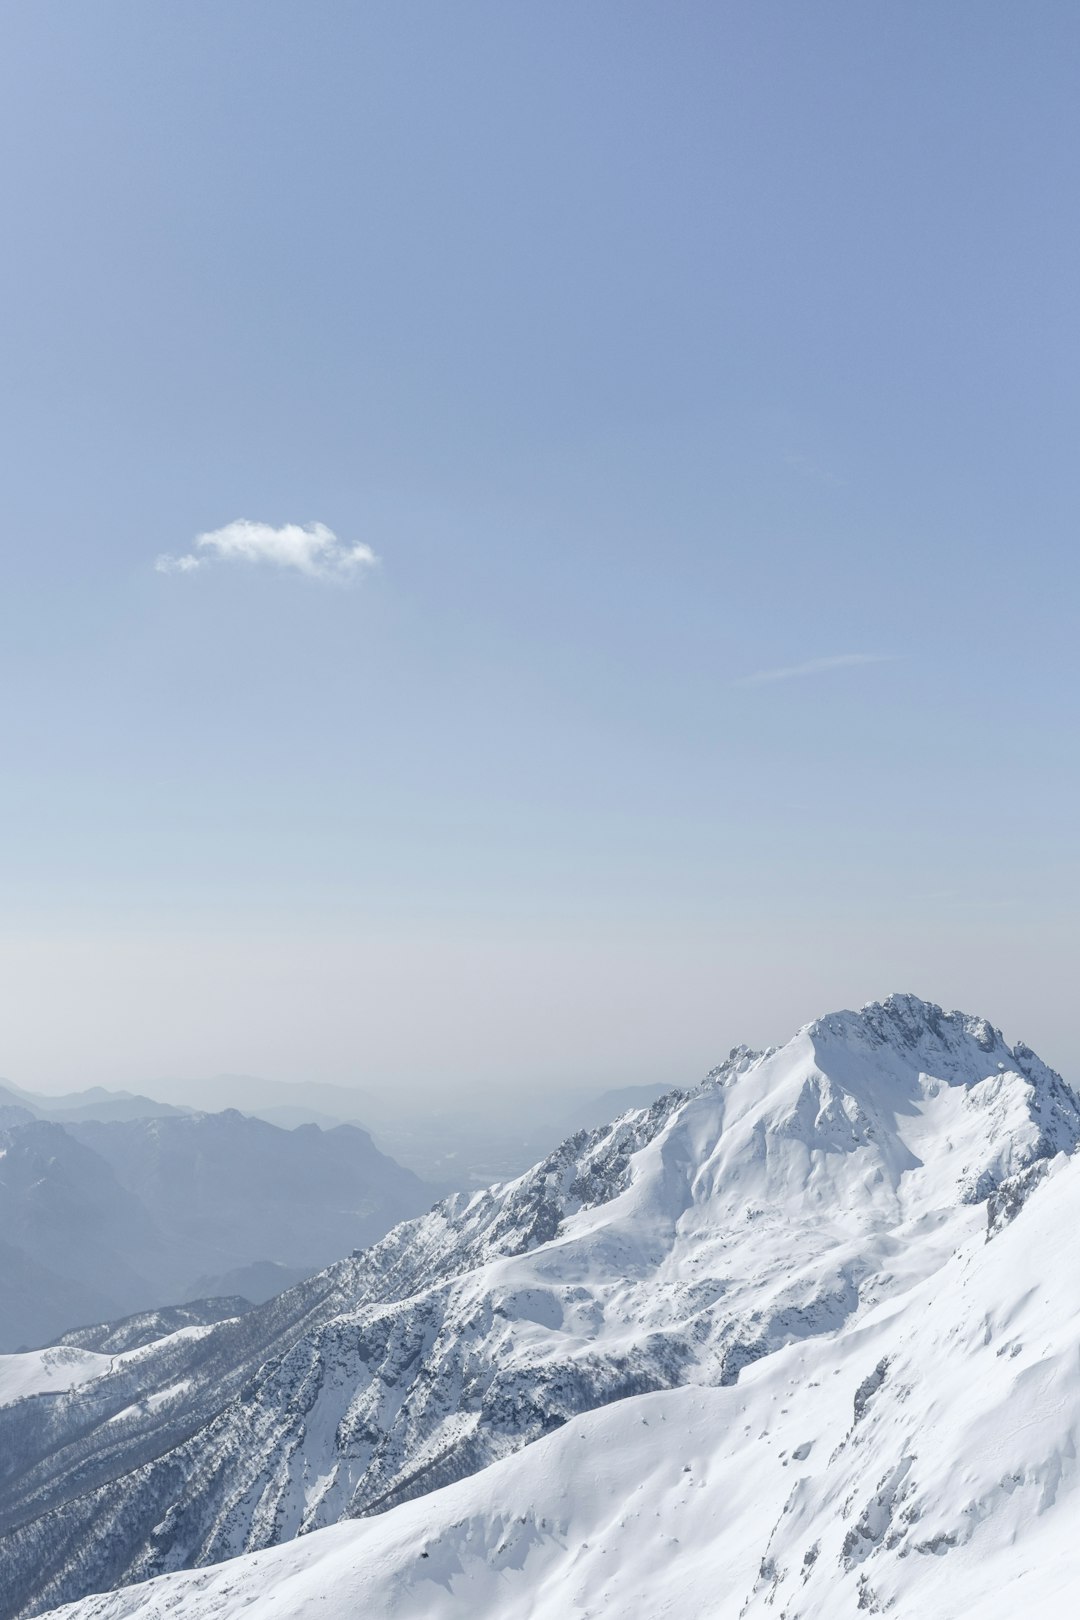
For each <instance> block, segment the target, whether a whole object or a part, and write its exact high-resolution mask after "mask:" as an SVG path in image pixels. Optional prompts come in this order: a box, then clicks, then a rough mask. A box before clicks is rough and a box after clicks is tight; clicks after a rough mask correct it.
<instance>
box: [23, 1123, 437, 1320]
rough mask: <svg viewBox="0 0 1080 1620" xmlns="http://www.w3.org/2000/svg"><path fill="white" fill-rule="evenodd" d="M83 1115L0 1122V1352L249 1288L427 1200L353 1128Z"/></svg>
mask: <svg viewBox="0 0 1080 1620" xmlns="http://www.w3.org/2000/svg"><path fill="white" fill-rule="evenodd" d="M19 1106H20V1107H21V1105H19ZM71 1114H73V1115H74V1117H70V1115H71ZM23 1115H25V1117H23ZM84 1116H85V1110H84V1109H78V1110H70V1111H69V1114H68V1115H65V1117H64V1118H63V1119H56V1118H35V1117H33V1115H32V1114H30V1113H29V1111H28V1110H22V1113H21V1114H19V1113H15V1114H14V1115H13V1114H12V1112H11V1111H10V1110H9V1111H8V1113H7V1114H6V1123H5V1122H4V1121H0V1232H2V1233H3V1237H2V1240H0V1350H9V1351H10V1350H15V1349H18V1348H20V1347H21V1346H24V1345H41V1344H48V1343H50V1342H55V1341H56V1340H57V1339H58V1338H60V1337H62V1336H63V1335H64V1334H65V1333H67V1332H69V1331H70V1330H72V1329H74V1328H76V1327H79V1326H81V1325H84V1324H87V1323H93V1322H104V1321H107V1320H110V1319H115V1318H118V1317H122V1316H127V1315H130V1314H131V1313H133V1312H138V1311H146V1310H152V1309H154V1308H156V1307H159V1306H168V1305H174V1304H176V1303H178V1302H182V1301H184V1300H187V1299H191V1298H193V1297H197V1296H204V1295H211V1294H244V1295H247V1296H248V1297H249V1298H255V1299H263V1298H265V1297H267V1295H269V1294H273V1293H277V1292H279V1291H280V1290H281V1289H282V1288H283V1287H285V1286H287V1285H288V1284H289V1283H291V1282H295V1281H298V1280H299V1279H300V1278H301V1277H303V1276H305V1275H309V1274H310V1273H311V1272H313V1271H315V1270H317V1269H318V1268H319V1267H320V1266H323V1265H325V1264H326V1263H327V1262H328V1261H330V1260H332V1259H335V1258H336V1257H338V1256H339V1255H341V1254H343V1253H347V1252H348V1251H349V1250H350V1249H351V1248H353V1247H363V1246H364V1245H365V1244H370V1243H371V1242H373V1241H374V1240H376V1239H377V1238H379V1237H381V1236H382V1234H383V1233H384V1232H386V1231H387V1230H388V1228H390V1227H392V1226H394V1225H396V1224H397V1222H398V1221H400V1220H402V1219H403V1218H406V1217H408V1216H411V1215H415V1214H417V1213H418V1212H419V1211H421V1210H423V1209H426V1208H427V1207H428V1206H429V1204H430V1203H431V1201H432V1197H433V1193H432V1191H431V1189H430V1188H428V1187H426V1186H425V1185H424V1184H423V1183H422V1182H421V1181H420V1180H419V1179H418V1178H417V1177H416V1176H414V1175H413V1174H412V1172H411V1171H408V1170H405V1169H403V1168H402V1167H401V1166H400V1165H398V1164H395V1163H394V1161H393V1160H392V1159H389V1158H387V1157H386V1155H385V1154H382V1153H380V1152H379V1151H378V1149H377V1148H376V1147H375V1145H374V1143H373V1142H372V1141H371V1138H370V1137H369V1136H368V1134H367V1133H366V1132H365V1131H363V1130H360V1129H358V1128H357V1127H355V1126H348V1125H342V1126H339V1127H337V1128H335V1129H333V1130H329V1131H321V1130H319V1129H317V1128H316V1127H315V1126H313V1125H308V1126H301V1127H299V1128H298V1129H296V1130H292V1131H287V1130H282V1129H279V1128H278V1127H276V1126H273V1125H269V1124H267V1123H266V1122H265V1121H263V1120H259V1119H251V1118H248V1117H246V1116H244V1115H242V1114H239V1113H237V1112H235V1111H234V1110H227V1111H225V1112H223V1113H217V1114H192V1113H186V1112H180V1111H178V1110H177V1111H171V1112H168V1113H163V1114H159V1115H151V1116H141V1117H136V1118H131V1119H127V1118H115V1117H111V1118H107V1119H104V1120H100V1119H98V1120H92V1119H87V1118H86V1117H84Z"/></svg>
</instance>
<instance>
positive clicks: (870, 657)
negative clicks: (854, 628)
mask: <svg viewBox="0 0 1080 1620" xmlns="http://www.w3.org/2000/svg"><path fill="white" fill-rule="evenodd" d="M894 661H895V660H894V657H893V654H891V653H834V654H833V655H832V657H831V658H808V659H807V661H806V663H805V664H786V665H785V666H784V667H783V668H782V669H759V670H758V671H757V672H756V673H755V674H753V675H742V676H740V677H739V679H738V680H737V681H735V682H733V685H735V686H765V685H766V684H767V683H768V682H770V681H796V680H800V679H801V678H802V677H803V676H804V675H824V674H825V673H826V672H827V671H828V670H830V669H855V668H857V667H858V666H859V665H862V664H891V663H893V662H894Z"/></svg>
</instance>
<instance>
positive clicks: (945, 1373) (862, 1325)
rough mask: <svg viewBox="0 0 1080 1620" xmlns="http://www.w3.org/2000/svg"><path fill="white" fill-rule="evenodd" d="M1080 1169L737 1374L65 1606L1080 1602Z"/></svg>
mask: <svg viewBox="0 0 1080 1620" xmlns="http://www.w3.org/2000/svg"><path fill="white" fill-rule="evenodd" d="M1078 1226H1080V1165H1078V1164H1076V1163H1069V1164H1065V1165H1061V1164H1058V1165H1056V1166H1055V1167H1054V1169H1053V1171H1052V1173H1051V1174H1050V1175H1049V1176H1048V1178H1047V1179H1046V1182H1045V1184H1044V1185H1043V1186H1041V1187H1040V1188H1039V1189H1038V1190H1037V1191H1036V1192H1035V1193H1034V1194H1033V1196H1032V1198H1031V1200H1030V1202H1029V1203H1028V1205H1027V1207H1026V1208H1025V1209H1024V1211H1023V1213H1022V1216H1021V1218H1019V1219H1018V1220H1016V1221H1015V1222H1014V1223H1013V1224H1012V1225H1010V1226H1008V1227H1007V1228H1005V1229H1004V1230H1003V1231H1001V1232H1000V1233H999V1234H998V1235H997V1236H995V1238H994V1240H993V1241H992V1242H990V1243H987V1242H986V1240H985V1233H984V1232H983V1231H978V1230H972V1231H971V1233H970V1234H969V1236H968V1238H967V1240H966V1241H965V1242H963V1243H962V1244H961V1245H960V1247H959V1250H958V1252H957V1254H956V1255H955V1256H953V1257H952V1258H951V1259H950V1260H948V1261H946V1262H945V1264H944V1265H943V1266H942V1267H941V1269H940V1271H939V1273H938V1274H937V1275H936V1276H935V1277H933V1278H930V1279H928V1280H926V1281H925V1282H923V1283H921V1284H919V1285H918V1286H916V1287H915V1288H913V1289H911V1290H909V1291H908V1292H907V1293H906V1294H904V1295H903V1296H901V1297H900V1298H897V1299H889V1300H887V1301H883V1302H882V1303H880V1304H879V1305H877V1306H876V1307H873V1308H871V1309H869V1310H868V1311H866V1312H865V1313H864V1314H862V1315H861V1316H860V1318H859V1319H858V1320H857V1321H856V1322H853V1323H851V1324H850V1325H849V1326H848V1327H846V1328H845V1329H843V1330H842V1331H841V1332H840V1333H839V1334H836V1335H828V1336H825V1337H816V1338H810V1339H803V1340H800V1341H797V1342H795V1343H793V1344H791V1345H789V1346H788V1347H786V1348H784V1349H782V1350H779V1351H776V1352H775V1353H774V1354H773V1355H771V1356H768V1357H766V1358H764V1359H762V1360H760V1361H758V1362H757V1363H756V1364H755V1365H754V1366H752V1367H748V1368H747V1369H746V1370H745V1371H744V1372H743V1374H742V1376H741V1377H740V1379H739V1381H738V1383H737V1384H735V1385H734V1386H727V1387H721V1388H700V1387H693V1386H691V1387H687V1388H683V1389H679V1390H673V1391H665V1392H660V1393H655V1394H650V1395H643V1396H638V1397H633V1398H630V1399H628V1400H625V1401H620V1402H618V1403H617V1404H615V1405H613V1406H609V1407H606V1408H604V1409H602V1410H600V1411H596V1412H592V1413H589V1414H586V1415H584V1416H582V1417H579V1418H576V1419H575V1420H574V1421H573V1422H571V1423H569V1424H567V1425H566V1426H564V1427H563V1428H562V1429H560V1430H559V1432H558V1433H557V1434H555V1435H551V1436H549V1437H548V1438H546V1439H543V1440H540V1441H538V1442H537V1443H536V1444H535V1445H532V1446H529V1447H527V1448H526V1449H524V1450H523V1451H520V1452H519V1453H517V1454H516V1455H515V1456H513V1457H510V1458H508V1459H506V1460H505V1461H503V1462H499V1463H496V1464H494V1465H493V1466H492V1467H490V1468H488V1469H485V1470H484V1471H483V1472H482V1473H480V1474H477V1475H475V1476H473V1477H471V1478H469V1479H465V1480H462V1481H460V1482H458V1483H456V1484H454V1485H450V1486H447V1487H445V1488H444V1489H442V1490H440V1491H437V1492H435V1493H433V1494H432V1495H430V1496H427V1497H425V1498H424V1499H423V1500H420V1501H415V1502H409V1503H406V1504H404V1505H403V1506H400V1507H397V1508H395V1509H393V1510H392V1511H390V1512H388V1513H385V1514H381V1515H378V1516H376V1517H374V1518H370V1519H367V1520H363V1521H360V1522H354V1523H350V1524H346V1525H340V1526H337V1527H335V1528H333V1529H329V1530H325V1531H320V1532H319V1533H317V1534H315V1535H312V1536H307V1537H303V1538H301V1539H300V1540H298V1541H295V1542H292V1543H289V1544H286V1545H284V1546H280V1547H277V1548H274V1549H272V1550H270V1551H268V1552H261V1553H256V1554H249V1555H247V1556H246V1557H243V1558H240V1559H236V1560H233V1561H231V1562H229V1563H226V1564H222V1565H218V1566H215V1567H213V1568H211V1569H207V1570H200V1571H197V1572H193V1573H186V1574H182V1575H175V1576H166V1577H164V1578H162V1579H161V1580H159V1581H155V1582H152V1583H150V1584H148V1585H145V1586H141V1587H135V1588H129V1589H128V1590H127V1591H124V1592H121V1593H116V1594H112V1595H110V1596H107V1597H101V1598H93V1599H87V1600H85V1601H84V1602H82V1603H80V1604H77V1605H75V1606H74V1607H73V1608H70V1609H65V1610H64V1611H63V1613H64V1615H65V1617H66V1620H68V1617H69V1620H76V1617H77V1620H128V1617H136V1616H137V1617H139V1620H150V1617H151V1616H157V1615H163V1614H168V1615H169V1616H170V1617H171V1620H209V1617H211V1616H213V1617H214V1620H232V1617H233V1616H236V1617H239V1616H240V1615H247V1616H253V1615H254V1616H257V1617H260V1620H261V1617H262V1616H264V1615H265V1616H273V1617H274V1620H301V1617H304V1620H307V1617H309V1616H312V1617H313V1616H316V1615H318V1616H321V1617H323V1620H352V1617H353V1616H355V1615H358V1614H371V1615H378V1616H380V1620H381V1617H384V1616H385V1617H391V1616H393V1617H394V1620H465V1617H466V1616H468V1617H470V1620H526V1617H528V1620H568V1617H570V1616H582V1617H584V1616H618V1617H619V1620H659V1617H661V1616H666V1615H671V1616H684V1615H687V1614H693V1615H706V1614H707V1615H709V1616H710V1617H715V1620H728V1617H730V1620H736V1617H737V1616H741V1615H747V1616H749V1615H756V1614H761V1615H763V1616H764V1615H770V1614H771V1615H774V1616H775V1615H780V1614H783V1615H785V1616H787V1620H839V1617H844V1616H849V1615H850V1616H855V1615H858V1614H862V1613H867V1612H869V1613H880V1612H885V1611H889V1612H894V1613H897V1614H899V1615H920V1616H922V1617H924V1620H956V1617H959V1616H978V1617H979V1620H1014V1617H1015V1616H1016V1615H1018V1614H1028V1613H1040V1614H1042V1615H1044V1616H1050V1617H1055V1616H1062V1617H1064V1616H1066V1615H1068V1616H1071V1615H1073V1614H1074V1613H1075V1612H1076V1603H1077V1597H1078V1594H1080V1546H1078V1544H1077V1538H1076V1534H1075V1521H1076V1514H1077V1509H1078V1507H1080V1493H1078V1492H1077V1479H1078V1462H1077V1441H1078V1438H1080V1432H1078V1431H1080V1351H1078V1345H1080V1267H1077V1266H1076V1265H1074V1264H1072V1263H1070V1260H1069V1258H1068V1256H1067V1254H1066V1255H1063V1252H1062V1238H1063V1234H1071V1233H1073V1232H1075V1231H1076V1230H1077V1229H1078Z"/></svg>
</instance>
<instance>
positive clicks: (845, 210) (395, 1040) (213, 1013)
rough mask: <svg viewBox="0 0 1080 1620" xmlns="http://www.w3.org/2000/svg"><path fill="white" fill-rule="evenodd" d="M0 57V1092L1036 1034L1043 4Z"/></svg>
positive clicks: (23, 41)
mask: <svg viewBox="0 0 1080 1620" xmlns="http://www.w3.org/2000/svg"><path fill="white" fill-rule="evenodd" d="M6 35H7V40H6V48H5V51H4V53H3V61H2V63H0V80H2V94H0V126H2V131H3V133H2V182H3V184H2V196H3V208H4V212H5V226H6V229H5V233H4V234H5V239H6V248H5V252H4V254H3V255H2V257H0V283H2V294H3V302H4V308H5V310H6V311H7V316H8V319H7V320H6V322H5V323H4V324H5V331H4V339H3V348H4V352H3V376H4V379H5V384H4V387H3V390H2V396H3V408H4V422H3V436H4V445H5V450H6V457H5V460H6V463H7V471H6V475H5V478H4V499H5V503H6V512H5V519H6V530H7V543H6V544H5V546H4V579H3V589H2V592H0V678H2V689H3V693H4V701H3V704H2V706H0V749H2V755H0V757H2V761H3V769H2V774H0V850H2V856H0V978H2V982H3V983H4V985H5V988H6V995H5V997H4V999H5V1001H7V1002H8V1006H7V1008H6V1010H5V1015H4V1031H5V1033H4V1040H3V1042H2V1043H0V1044H2V1049H0V1072H6V1073H7V1074H8V1075H9V1076H10V1077H11V1078H12V1079H15V1080H17V1081H20V1082H22V1083H23V1084H28V1085H33V1084H41V1085H45V1086H59V1085H61V1084H74V1083H80V1082H86V1083H90V1082H97V1081H102V1082H106V1083H117V1084H134V1083H139V1082H144V1081H146V1080H147V1079H149V1078H151V1077H153V1076H154V1075H161V1074H185V1073H188V1074H206V1073H212V1072H215V1071H217V1070H243V1071H247V1072H257V1073H263V1074H267V1075H272V1076H275V1077H279V1078H289V1079H294V1078H301V1077H303V1076H304V1075H310V1076H311V1077H312V1078H318V1079H324V1080H339V1081H351V1080H355V1081H356V1082H357V1083H362V1084H364V1085H379V1084H387V1085H395V1086H400V1087H402V1088H403V1089H402V1095H403V1096H406V1095H409V1094H415V1095H417V1096H426V1095H429V1094H431V1093H444V1092H449V1093H456V1092H458V1091H460V1090H461V1089H462V1088H465V1087H467V1086H469V1085H472V1084H477V1085H500V1086H502V1087H505V1088H506V1089H507V1091H508V1092H513V1091H515V1090H516V1089H517V1088H519V1087H522V1086H535V1085H538V1084H544V1085H553V1086H556V1085H564V1084H565V1085H572V1084H585V1085H592V1084H603V1085H608V1084H613V1083H618V1082H626V1083H629V1082H638V1081H644V1080H650V1079H653V1078H659V1079H668V1078H670V1079H671V1080H672V1081H673V1082H675V1081H679V1080H686V1079H688V1078H692V1077H693V1076H694V1075H696V1074H697V1073H698V1072H699V1071H701V1070H702V1069H703V1068H705V1067H707V1066H708V1065H709V1064H710V1063H711V1062H713V1061H715V1060H716V1058H717V1055H718V1054H719V1053H721V1052H722V1051H724V1050H726V1048H727V1046H729V1045H730V1044H731V1043H732V1042H733V1041H735V1040H744V1039H745V1040H750V1041H767V1040H775V1039H781V1038H783V1037H785V1036H786V1035H787V1034H788V1033H789V1032H790V1029H791V1028H793V1027H794V1026H795V1025H796V1024H797V1023H799V1022H802V1021H804V1020H805V1019H807V1018H809V1017H812V1016H814V1015H815V1014H816V1013H818V1012H820V1011H824V1010H826V1009H828V1008H831V1007H834V1006H837V1005H844V1004H848V1005H850V1004H853V1003H857V1002H859V1001H862V1000H864V999H867V998H869V997H872V996H877V995H882V994H885V993H887V992H888V991H890V990H893V989H901V988H903V989H912V990H915V991H916V992H918V993H920V994H924V995H928V996H931V997H933V998H934V999H937V1000H941V1001H944V1002H946V1003H947V1004H953V1003H957V1004H960V1005H963V1006H966V1007H969V1008H970V1009H971V1010H976V1011H981V1012H984V1013H985V1014H987V1015H988V1016H990V1017H991V1018H994V1019H995V1020H997V1021H999V1022H1001V1023H1003V1024H1004V1025H1005V1028H1006V1033H1007V1034H1010V1035H1012V1036H1016V1035H1023V1036H1024V1037H1025V1038H1026V1039H1028V1040H1030V1041H1031V1042H1032V1043H1033V1044H1035V1045H1037V1046H1039V1047H1040V1049H1042V1050H1043V1052H1044V1055H1045V1056H1046V1057H1047V1058H1048V1059H1049V1060H1050V1061H1057V1062H1058V1063H1060V1064H1063V1065H1068V1064H1070V1063H1071V1064H1073V1065H1074V1066H1075V1067H1078V1068H1080V1037H1078V1036H1077V1035H1076V1034H1075V1032H1074V1030H1073V1028H1072V1018H1071V1013H1070V1010H1069V1006H1068V1001H1069V996H1070V992H1071V990H1072V981H1073V974H1074V965H1075V948H1076V935H1077V925H1076V916H1077V901H1078V898H1080V896H1078V888H1080V884H1078V873H1077V858H1076V845H1075V809H1074V803H1075V798H1076V793H1077V788H1078V785H1080V783H1078V769H1077V758H1076V746H1075V730H1076V727H1075V692H1076V667H1077V654H1076V632H1075V611H1076V610H1075V601H1076V588H1077V573H1078V564H1077V561H1076V556H1077V551H1076V529H1077V505H1078V495H1077V472H1076V467H1077V459H1076V424H1077V418H1078V412H1077V407H1078V404H1080V399H1078V395H1080V367H1078V364H1077V334H1078V314H1077V301H1076V285H1077V276H1078V264H1077V258H1078V247H1080V224H1078V216H1077V209H1076V202H1075V199H1076V196H1077V195H1078V191H1080V185H1078V182H1080V175H1078V173H1077V170H1078V167H1080V161H1078V153H1080V105H1078V102H1077V97H1076V93H1075V87H1076V71H1077V65H1078V57H1080V15H1078V13H1077V11H1076V9H1075V7H1074V6H1072V5H1069V4H1045V3H1035V4H1033V5H1030V6H1025V7H1017V6H1015V5H1012V4H997V3H986V0H981V3H978V4H976V3H974V0H972V3H966V4H960V3H956V4H953V3H950V4H945V5H942V4H939V3H934V4H918V3H912V4H905V5H904V6H902V7H901V6H894V7H877V6H867V5H864V4H861V3H854V0H852V3H828V0H826V3H823V4H820V5H815V6H803V7H793V6H790V5H787V4H771V3H768V0H766V3H755V4H753V5H750V4H745V5H742V4H738V5H736V4H732V5H713V4H673V5H660V4H649V5H642V4H637V3H625V0H619V3H618V4H615V3H596V4H590V5H587V6H586V5H580V4H556V3H545V4H543V5H525V4H505V3H499V4H491V5H487V4H479V3H472V0H469V3H464V4H460V5H455V6H446V5H441V4H438V5H436V4H426V3H423V4H422V3H409V4H405V5H398V4H393V5H391V4H385V5H365V6H352V5H348V4H345V3H337V0H334V3H320V4H317V5H312V6H297V5H295V4H292V3H289V4H279V3H277V0H258V3H257V4H255V3H247V0H231V3H230V4H229V5H228V6H225V7H222V6H220V5H217V4H207V3H202V0H188V3H186V4H185V5H184V6H183V7H170V6H166V5H164V4H156V3H155V4H145V3H141V0H140V3H134V0H130V3H123V0H116V3H114V4H111V5H110V6H109V7H106V8H101V7H89V6H85V5H81V4H75V3H70V4H58V3H55V0H34V3H32V4H31V3H30V0H21V3H17V4H14V5H12V6H11V7H9V8H8V11H7V14H6ZM240 519H247V520H249V521H251V522H253V523H257V524H263V525H266V526H267V527H268V529H273V530H276V529H280V528H281V527H282V526H285V525H311V524H320V525H323V526H325V528H326V529H327V530H329V531H330V532H331V534H332V535H333V536H335V537H337V543H338V546H339V548H340V551H341V553H342V555H344V554H346V553H349V554H351V553H353V552H355V548H357V547H360V548H366V551H365V552H364V555H363V556H362V557H361V558H360V561H359V562H358V563H357V564H356V566H351V565H350V566H345V567H343V568H337V567H336V566H335V567H334V568H331V569H330V570H329V571H328V572H327V571H325V570H324V571H323V577H318V576H317V575H316V576H313V575H312V574H310V573H305V572H304V571H303V570H301V569H298V568H295V567H289V566H285V565H281V564H275V563H274V562H272V561H261V562H260V561H258V560H255V561H253V560H251V558H250V557H244V556H237V555H226V554H221V546H220V545H219V546H218V547H217V548H216V549H215V546H214V545H213V544H211V545H210V546H209V547H207V546H204V547H202V548H201V549H200V548H198V547H197V546H196V537H197V536H199V535H207V534H211V535H212V534H215V533H219V532H220V531H222V530H225V529H226V526H227V525H230V524H233V523H234V522H236V521H237V520H240ZM227 532H228V533H232V534H235V532H236V531H232V530H228V531H227ZM193 548H194V551H193ZM196 553H197V554H198V555H199V556H200V557H202V558H203V559H204V561H205V565H204V566H202V567H200V568H197V569H188V570H186V571H173V572H162V571H160V570H158V569H157V568H155V561H156V559H158V558H159V557H161V556H162V555H168V556H173V557H183V556H186V555H192V554H196ZM367 553H371V554H373V555H374V557H375V558H377V561H375V562H370V561H369V560H368V556H367ZM328 554H329V553H328ZM357 555H359V554H357ZM777 671H782V672H788V673H786V674H784V675H783V676H782V677H781V676H777V677H776V678H770V679H759V678H757V677H761V676H769V675H773V674H774V673H775V672H777Z"/></svg>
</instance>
